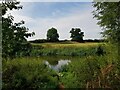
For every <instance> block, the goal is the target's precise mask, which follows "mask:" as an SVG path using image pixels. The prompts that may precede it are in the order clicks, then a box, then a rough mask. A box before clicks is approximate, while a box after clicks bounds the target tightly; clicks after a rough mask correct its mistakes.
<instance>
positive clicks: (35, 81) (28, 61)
mask: <svg viewBox="0 0 120 90" xmlns="http://www.w3.org/2000/svg"><path fill="white" fill-rule="evenodd" d="M54 74H55V75H56V72H54V71H52V70H51V69H49V68H48V67H47V66H46V65H44V64H43V63H42V61H41V60H40V59H37V58H16V59H14V60H7V61H4V62H3V81H2V82H3V89H5V90H6V89H7V90H9V89H12V90H13V89H15V90H17V89H23V90H24V89H39V88H55V87H56V85H57V84H58V81H57V78H54V77H53V76H54Z"/></svg>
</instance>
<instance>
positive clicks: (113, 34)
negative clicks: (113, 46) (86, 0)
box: [93, 2, 120, 42]
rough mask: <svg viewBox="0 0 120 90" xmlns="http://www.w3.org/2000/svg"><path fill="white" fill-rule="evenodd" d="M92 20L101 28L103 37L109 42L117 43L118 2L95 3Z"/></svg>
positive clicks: (119, 5) (119, 29)
mask: <svg viewBox="0 0 120 90" xmlns="http://www.w3.org/2000/svg"><path fill="white" fill-rule="evenodd" d="M93 7H95V9H96V10H94V11H93V15H94V18H96V19H97V20H98V24H99V25H100V26H101V27H103V30H104V31H103V36H107V38H108V39H109V40H110V41H111V42H118V41H119V40H118V37H119V34H120V33H118V32H119V31H120V12H119V11H120V2H95V3H93Z"/></svg>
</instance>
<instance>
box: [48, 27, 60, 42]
mask: <svg viewBox="0 0 120 90" xmlns="http://www.w3.org/2000/svg"><path fill="white" fill-rule="evenodd" d="M58 38H59V34H58V33H57V29H55V28H51V29H49V30H48V31H47V40H48V41H52V42H55V41H58Z"/></svg>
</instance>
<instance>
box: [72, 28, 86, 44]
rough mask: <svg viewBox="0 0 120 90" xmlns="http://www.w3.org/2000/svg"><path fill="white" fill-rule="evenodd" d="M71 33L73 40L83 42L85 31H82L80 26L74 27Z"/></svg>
mask: <svg viewBox="0 0 120 90" xmlns="http://www.w3.org/2000/svg"><path fill="white" fill-rule="evenodd" d="M70 33H71V38H72V41H78V42H83V36H84V32H81V29H80V28H72V29H71V31H70Z"/></svg>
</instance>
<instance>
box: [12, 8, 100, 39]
mask: <svg viewBox="0 0 120 90" xmlns="http://www.w3.org/2000/svg"><path fill="white" fill-rule="evenodd" d="M91 11H92V10H87V11H84V12H78V11H77V10H76V11H73V12H72V13H71V14H68V15H67V16H64V17H59V18H31V17H28V16H23V15H20V14H19V13H17V11H12V12H11V13H12V14H13V16H14V17H15V18H14V19H15V22H19V21H21V20H24V21H25V22H26V24H25V25H26V26H27V27H28V28H29V29H30V32H32V31H34V32H35V33H36V35H35V36H34V37H31V38H29V40H32V39H39V38H46V34H47V30H48V29H49V28H51V27H55V28H57V30H58V33H59V35H60V39H70V33H69V32H70V30H71V28H72V27H80V28H81V29H82V31H83V32H84V33H85V37H84V38H85V39H88V38H100V35H99V32H101V29H100V27H99V26H97V25H96V23H97V21H96V20H95V19H93V16H92V13H91ZM54 14H57V13H54Z"/></svg>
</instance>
